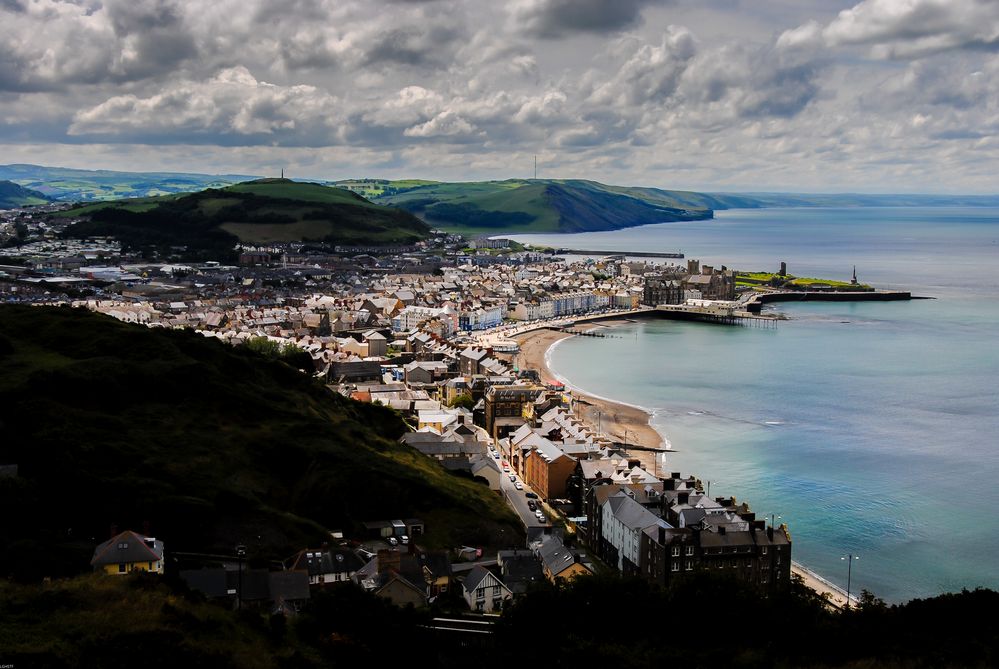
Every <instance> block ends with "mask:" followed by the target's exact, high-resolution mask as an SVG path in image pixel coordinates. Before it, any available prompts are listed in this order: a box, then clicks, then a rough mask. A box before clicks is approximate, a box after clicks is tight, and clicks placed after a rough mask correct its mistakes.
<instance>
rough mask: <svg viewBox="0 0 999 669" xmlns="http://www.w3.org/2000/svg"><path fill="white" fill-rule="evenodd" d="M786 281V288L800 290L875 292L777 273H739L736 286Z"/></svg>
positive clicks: (848, 283) (852, 285) (839, 282)
mask: <svg viewBox="0 0 999 669" xmlns="http://www.w3.org/2000/svg"><path fill="white" fill-rule="evenodd" d="M775 279H777V280H785V281H786V283H785V284H784V285H785V286H791V287H799V288H810V287H815V286H828V287H830V288H833V289H834V290H861V291H869V290H873V288H871V286H869V285H867V284H865V283H861V284H856V285H854V284H852V283H850V282H849V281H836V280H833V279H816V278H811V277H796V276H793V275H791V274H788V275H786V276H783V277H782V276H780V275H779V274H777V273H776V272H739V273H738V275H737V279H736V285H740V286H750V287H754V286H766V285H770V282H771V281H773V280H775Z"/></svg>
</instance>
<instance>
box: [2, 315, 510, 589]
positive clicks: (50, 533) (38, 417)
mask: <svg viewBox="0 0 999 669" xmlns="http://www.w3.org/2000/svg"><path fill="white" fill-rule="evenodd" d="M404 429H405V426H404V424H403V423H402V421H401V420H400V419H399V418H398V417H397V415H396V414H395V413H394V412H392V411H390V410H388V409H385V408H382V407H378V406H374V405H370V404H362V403H358V402H354V401H351V400H347V399H344V398H342V397H340V396H338V395H335V394H333V393H331V392H330V391H329V390H327V389H326V388H325V387H323V386H322V385H320V384H318V382H316V381H314V380H312V379H310V378H309V377H307V376H306V375H304V374H302V373H301V372H299V371H298V370H295V369H292V368H291V367H289V366H287V365H286V364H284V363H282V362H276V361H267V360H265V359H263V358H262V357H260V356H258V355H256V354H253V353H251V352H248V351H244V350H241V349H237V348H232V347H230V346H227V345H225V344H222V343H220V342H218V341H214V340H209V339H206V338H204V337H202V336H201V335H198V334H195V333H191V332H182V331H167V330H153V329H148V328H145V327H141V326H134V325H127V324H124V323H121V322H118V321H116V320H114V319H111V318H109V317H105V316H100V315H96V314H92V313H90V312H87V311H83V310H77V309H69V308H30V307H16V306H3V307H0V464H3V463H7V464H16V465H17V476H16V477H11V476H0V509H3V523H0V575H7V574H11V573H15V574H17V575H22V576H24V577H32V576H43V575H57V574H64V573H76V572H79V571H81V570H85V569H86V568H87V564H88V560H89V557H90V553H91V551H92V549H93V546H94V544H95V543H96V542H97V541H103V540H104V539H106V538H107V535H108V531H109V527H110V526H111V525H112V524H116V525H117V526H118V527H119V528H120V529H125V528H128V527H130V528H134V529H137V530H141V529H142V528H143V524H144V523H145V522H148V523H150V526H151V531H152V532H153V533H154V534H155V535H156V536H157V537H160V538H163V539H164V540H165V541H166V544H167V547H168V551H169V550H173V551H196V552H212V551H225V552H227V553H228V552H231V550H232V546H233V545H235V544H236V543H244V544H247V545H248V546H249V548H250V550H251V551H253V552H254V553H255V554H258V555H260V556H266V557H285V556H286V554H287V551H289V550H291V549H294V548H300V547H302V546H303V545H305V544H306V543H311V542H317V541H322V540H323V539H324V538H326V537H327V536H328V535H327V534H326V532H327V530H330V529H343V530H345V531H347V532H351V531H355V532H356V531H359V524H360V523H361V522H363V521H366V520H377V519H386V518H400V517H422V518H424V519H425V520H426V522H427V530H428V533H429V536H428V538H427V541H428V543H430V544H437V545H447V546H451V545H455V544H457V543H467V544H473V545H493V546H496V545H505V544H508V543H515V542H516V541H517V540H518V536H519V535H518V532H519V530H518V529H517V527H516V525H515V523H514V520H513V517H512V515H511V514H510V512H509V511H508V510H507V509H506V507H505V506H503V505H502V504H501V503H500V502H499V500H498V498H497V497H496V496H495V495H494V494H493V493H491V492H489V490H488V489H487V488H486V487H485V486H484V485H479V484H477V483H473V482H472V481H469V480H467V479H461V478H457V477H454V476H452V475H450V474H448V473H446V472H445V471H444V470H443V469H442V468H440V467H439V466H438V465H437V464H436V463H435V462H434V461H432V460H429V459H427V458H425V457H423V456H421V455H420V454H418V453H416V452H415V451H412V450H410V449H408V448H406V447H403V446H401V445H399V444H397V443H396V441H395V440H396V438H397V437H398V436H399V435H400V434H401V433H402V432H403V431H404Z"/></svg>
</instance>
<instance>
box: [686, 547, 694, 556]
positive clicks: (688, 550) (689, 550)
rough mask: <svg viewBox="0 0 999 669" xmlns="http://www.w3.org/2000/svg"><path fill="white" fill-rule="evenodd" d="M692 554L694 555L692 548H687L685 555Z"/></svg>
mask: <svg viewBox="0 0 999 669" xmlns="http://www.w3.org/2000/svg"><path fill="white" fill-rule="evenodd" d="M693 554H694V547H693V546H687V555H693Z"/></svg>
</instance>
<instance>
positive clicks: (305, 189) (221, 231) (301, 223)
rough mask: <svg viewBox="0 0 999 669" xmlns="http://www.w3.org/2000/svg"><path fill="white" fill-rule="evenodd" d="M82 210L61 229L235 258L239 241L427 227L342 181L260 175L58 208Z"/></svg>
mask: <svg viewBox="0 0 999 669" xmlns="http://www.w3.org/2000/svg"><path fill="white" fill-rule="evenodd" d="M62 215H63V216H65V217H84V218H86V219H87V220H84V221H83V222H82V223H78V224H77V225H75V226H73V227H71V228H69V229H68V230H66V231H65V233H64V234H65V235H67V236H92V235H109V236H113V237H115V238H117V239H119V240H120V241H121V242H122V244H123V246H124V247H125V249H126V250H128V251H138V252H140V253H143V254H144V255H147V256H168V257H169V256H171V255H172V254H174V253H175V250H174V249H176V248H177V247H185V248H186V249H187V250H186V251H185V253H184V256H183V259H191V260H225V261H231V260H233V259H234V255H235V252H234V250H233V249H234V247H235V245H236V243H237V242H247V243H257V244H259V243H269V242H292V241H303V240H308V241H316V242H326V243H333V244H340V243H348V244H373V245H378V244H412V243H414V242H416V241H419V240H420V239H423V238H425V237H426V236H427V234H428V233H429V228H428V227H427V225H426V224H425V223H423V222H422V221H420V220H419V219H418V218H416V217H415V216H413V215H412V214H410V213H408V212H405V211H402V210H400V209H393V208H390V207H385V206H382V205H377V204H373V203H371V202H368V201H367V200H365V199H364V198H363V197H361V196H359V195H357V194H355V193H352V192H350V191H348V190H345V189H343V188H336V187H331V186H323V185H321V184H312V183H300V182H294V181H289V180H287V179H261V180H257V181H252V182H247V183H242V184H238V185H235V186H231V187H228V188H224V189H221V190H206V191H203V192H201V193H195V194H188V195H168V196H162V197H156V198H140V199H131V200H122V201H118V202H109V203H101V204H91V205H85V206H81V207H77V208H74V209H71V210H68V211H66V212H63V213H62Z"/></svg>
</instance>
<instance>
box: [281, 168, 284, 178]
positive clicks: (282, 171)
mask: <svg viewBox="0 0 999 669" xmlns="http://www.w3.org/2000/svg"><path fill="white" fill-rule="evenodd" d="M281 178H282V179H284V168H283V167H282V168H281Z"/></svg>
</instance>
